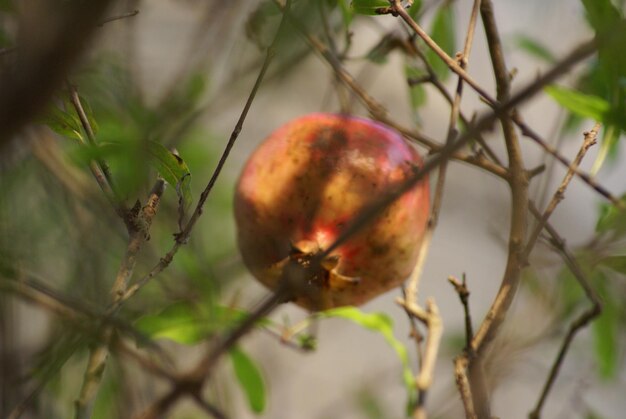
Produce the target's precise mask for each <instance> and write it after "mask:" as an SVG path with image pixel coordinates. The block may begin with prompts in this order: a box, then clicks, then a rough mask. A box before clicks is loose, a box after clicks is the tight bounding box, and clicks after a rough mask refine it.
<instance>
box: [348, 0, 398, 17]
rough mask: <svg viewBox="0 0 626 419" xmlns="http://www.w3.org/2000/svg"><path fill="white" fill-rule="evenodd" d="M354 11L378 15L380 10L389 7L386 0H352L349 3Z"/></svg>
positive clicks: (361, 13) (360, 13)
mask: <svg viewBox="0 0 626 419" xmlns="http://www.w3.org/2000/svg"><path fill="white" fill-rule="evenodd" d="M350 6H351V7H352V10H353V11H354V13H356V14H359V15H379V14H380V11H381V10H385V9H387V8H388V7H389V2H388V1H386V0H352V4H351V5H350Z"/></svg>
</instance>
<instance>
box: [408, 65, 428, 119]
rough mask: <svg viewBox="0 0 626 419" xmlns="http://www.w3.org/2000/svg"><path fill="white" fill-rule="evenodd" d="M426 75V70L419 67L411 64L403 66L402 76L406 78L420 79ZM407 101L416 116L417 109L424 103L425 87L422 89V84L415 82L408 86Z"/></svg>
mask: <svg viewBox="0 0 626 419" xmlns="http://www.w3.org/2000/svg"><path fill="white" fill-rule="evenodd" d="M425 75H426V71H424V70H422V69H421V68H417V67H413V66H411V65H405V66H404V77H405V78H406V79H407V80H414V79H420V78H422V77H424V76H425ZM408 91H409V103H410V104H411V110H412V111H413V115H414V116H415V117H418V114H417V111H418V110H419V109H420V108H421V107H422V106H423V105H424V104H426V99H427V97H426V89H424V86H423V84H421V83H420V84H416V85H414V86H409V88H408Z"/></svg>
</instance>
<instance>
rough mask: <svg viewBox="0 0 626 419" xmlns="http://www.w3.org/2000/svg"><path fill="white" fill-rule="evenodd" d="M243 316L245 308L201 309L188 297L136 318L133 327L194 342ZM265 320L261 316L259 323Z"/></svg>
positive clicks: (155, 335) (156, 335)
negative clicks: (154, 312)
mask: <svg viewBox="0 0 626 419" xmlns="http://www.w3.org/2000/svg"><path fill="white" fill-rule="evenodd" d="M246 316H247V314H246V312H244V311H242V310H237V309H234V308H231V307H226V306H219V305H218V306H214V307H212V308H211V309H201V307H199V306H195V305H193V304H192V303H190V302H188V301H181V302H177V303H174V304H172V305H170V306H168V307H166V308H165V309H163V310H162V311H160V312H158V313H156V314H151V315H146V316H143V317H141V318H139V319H138V320H137V321H136V322H135V327H137V329H138V330H139V331H141V332H142V333H143V334H145V335H146V336H148V337H149V338H152V339H169V340H172V341H174V342H177V343H181V344H184V345H194V344H196V343H198V342H200V341H202V340H204V339H206V338H207V337H209V336H211V335H213V334H214V333H216V332H218V331H221V330H226V329H228V328H231V327H233V326H234V325H235V324H236V323H238V322H240V321H242V320H243V319H244V318H245V317H246ZM264 322H265V320H260V324H264Z"/></svg>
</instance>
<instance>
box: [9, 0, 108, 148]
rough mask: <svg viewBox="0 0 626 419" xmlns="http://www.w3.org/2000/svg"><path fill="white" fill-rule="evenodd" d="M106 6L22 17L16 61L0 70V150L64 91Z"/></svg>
mask: <svg viewBox="0 0 626 419" xmlns="http://www.w3.org/2000/svg"><path fill="white" fill-rule="evenodd" d="M110 3H112V1H111V0H94V1H89V2H86V1H72V2H64V3H63V4H56V3H54V4H52V3H49V4H48V3H46V2H38V3H37V5H38V7H32V8H29V9H28V10H26V11H25V12H24V14H23V15H20V20H19V24H18V35H17V43H16V48H15V50H14V54H15V57H13V58H14V60H11V62H10V64H6V65H4V66H3V67H2V68H0V91H1V92H2V95H0V149H4V147H5V146H6V145H7V144H8V143H9V142H10V141H11V139H12V138H13V137H14V136H15V135H16V134H17V133H18V131H19V130H20V128H21V127H22V126H23V125H24V124H26V123H28V122H29V121H30V120H31V119H32V118H33V117H35V116H36V115H37V113H39V112H41V111H42V110H43V108H44V106H45V105H46V103H47V102H48V100H49V99H50V98H51V97H52V95H53V93H54V91H55V90H56V89H57V88H58V87H60V86H61V85H62V83H63V80H64V78H65V76H66V75H67V72H68V71H69V69H70V68H71V67H72V65H73V64H74V63H75V62H76V60H77V59H78V57H79V56H80V55H81V54H82V52H83V51H84V49H85V48H86V47H87V45H88V44H89V42H90V40H91V38H92V36H93V33H94V31H95V30H96V29H97V27H98V23H99V22H100V21H101V19H102V16H103V14H104V12H105V11H106V10H107V8H108V6H109V4H110Z"/></svg>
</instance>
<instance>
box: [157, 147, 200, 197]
mask: <svg viewBox="0 0 626 419" xmlns="http://www.w3.org/2000/svg"><path fill="white" fill-rule="evenodd" d="M148 150H149V152H150V155H151V157H152V159H151V162H152V163H153V165H154V166H155V169H156V170H157V172H158V173H159V174H160V175H161V176H162V177H163V179H165V181H166V182H167V183H169V184H170V185H172V186H173V187H174V188H175V189H176V191H177V193H178V194H179V197H181V198H182V200H183V203H184V207H185V208H188V207H189V205H191V201H192V197H191V172H189V168H188V167H187V164H186V163H185V161H184V160H183V159H182V158H181V157H180V156H178V155H176V154H174V153H172V152H171V151H170V150H168V149H167V148H165V146H163V145H162V144H160V143H158V142H156V141H148Z"/></svg>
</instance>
